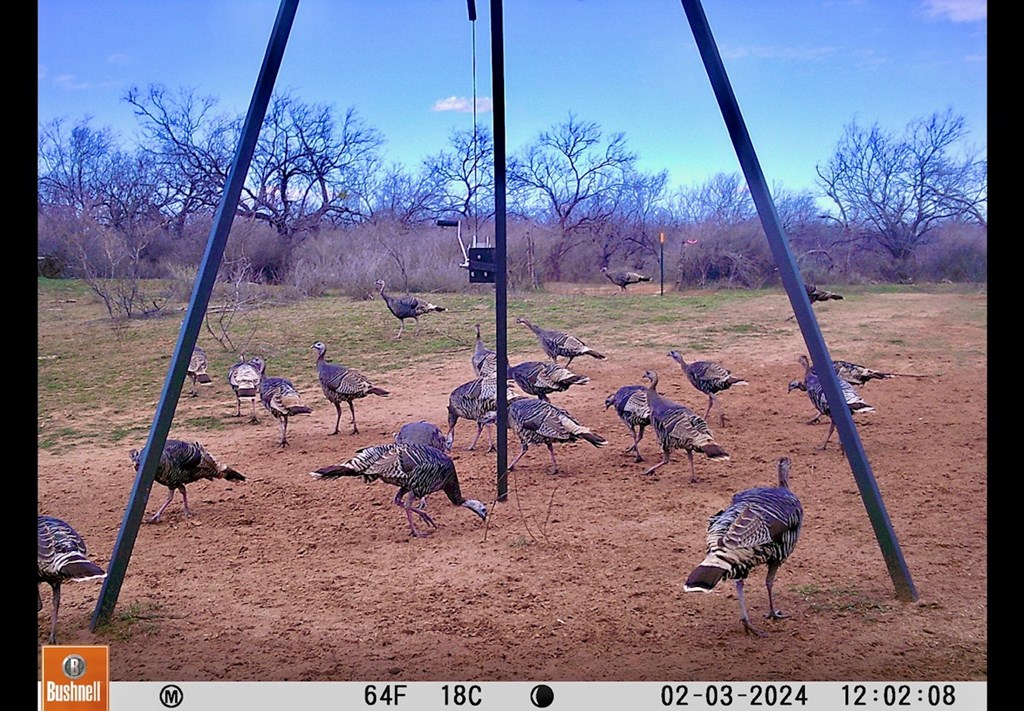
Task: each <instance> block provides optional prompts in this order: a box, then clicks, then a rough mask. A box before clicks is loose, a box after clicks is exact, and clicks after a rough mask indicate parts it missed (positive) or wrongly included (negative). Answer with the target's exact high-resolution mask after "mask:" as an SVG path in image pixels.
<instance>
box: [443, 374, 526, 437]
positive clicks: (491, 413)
mask: <svg viewBox="0 0 1024 711" xmlns="http://www.w3.org/2000/svg"><path fill="white" fill-rule="evenodd" d="M516 395H517V393H515V392H514V391H513V390H512V389H511V387H510V386H509V381H508V380H506V381H505V397H506V398H508V399H509V400H511V399H512V398H514V397H516ZM497 410H498V378H497V375H489V376H487V377H486V378H476V379H474V380H470V381H468V382H465V383H463V384H462V385H460V386H458V387H457V388H455V389H454V390H452V391H451V394H449V395H448V438H449V439H450V440H452V441H453V442H454V440H455V425H456V423H457V422H458V421H459V419H460V418H461V419H464V420H472V421H474V422H476V437H474V438H473V443H472V444H470V445H469V446H468V447H466V450H467V451H472V450H473V449H474V448H475V447H476V443H477V441H478V440H479V439H480V434H481V433H482V432H483V430H484V427H485V426H488V425H490V424H492V423H493V422H494V418H495V416H496V415H497ZM487 442H488V447H487V451H488V452H493V451H494V438H493V437H492V436H491V430H490V428H488V430H487Z"/></svg>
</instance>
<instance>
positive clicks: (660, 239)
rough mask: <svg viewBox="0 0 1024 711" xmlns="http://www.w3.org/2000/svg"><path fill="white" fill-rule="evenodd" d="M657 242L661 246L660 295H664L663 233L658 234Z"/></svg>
mask: <svg viewBox="0 0 1024 711" xmlns="http://www.w3.org/2000/svg"><path fill="white" fill-rule="evenodd" d="M658 242H659V243H660V245H661V295H662V296H664V295H665V233H664V232H659V233H658Z"/></svg>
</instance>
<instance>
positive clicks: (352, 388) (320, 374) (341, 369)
mask: <svg viewBox="0 0 1024 711" xmlns="http://www.w3.org/2000/svg"><path fill="white" fill-rule="evenodd" d="M310 348H312V349H313V350H315V351H316V352H317V357H316V374H317V378H319V380H320V387H321V388H322V389H323V391H324V397H326V398H327V399H328V400H329V401H330V402H331V403H332V404H333V405H334V409H335V410H337V412H338V417H337V419H336V420H335V421H334V431H333V432H331V434H332V435H336V434H338V431H339V430H338V427H339V426H340V425H341V403H343V402H347V403H348V409H349V411H350V412H351V413H352V434H359V427H358V426H357V425H356V406H355V401H356V400H358V399H360V398H364V397H366V396H367V395H377V396H379V397H388V396H389V395H391V393H390V392H389V391H387V390H385V389H384V388H378V387H377V386H376V385H374V384H373V383H372V382H370V379H369V378H367V377H366V376H365V375H363V374H362V373H360V372H359V371H357V370H353V369H352V368H347V367H345V366H344V365H340V364H338V363H331V362H330V361H328V360H327V359H326V358H325V357H324V355H325V354H326V353H327V346H325V345H324V344H323V343H321V342H320V341H317V342H316V343H314V344H313V345H312V346H310Z"/></svg>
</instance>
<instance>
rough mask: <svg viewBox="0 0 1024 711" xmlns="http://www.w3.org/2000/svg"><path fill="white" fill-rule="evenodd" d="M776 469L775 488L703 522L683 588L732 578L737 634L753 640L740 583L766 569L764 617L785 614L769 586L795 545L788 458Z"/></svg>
mask: <svg viewBox="0 0 1024 711" xmlns="http://www.w3.org/2000/svg"><path fill="white" fill-rule="evenodd" d="M778 468H779V483H778V486H771V487H758V488H754V489H747V490H746V491H741V492H739V493H738V494H736V495H734V496H733V497H732V503H730V504H729V506H728V508H726V509H723V510H722V511H719V512H718V513H716V514H715V515H714V516H711V517H710V518H709V519H708V530H707V550H706V553H707V555H706V557H705V558H704V560H702V561H701V563H700V565H698V566H697V567H696V568H694V569H693V572H691V573H690V575H689V577H688V578H687V579H686V583H685V584H684V586H683V590H684V591H686V592H695V591H698V592H710V591H711V590H712V589H713V588H714V587H715V585H717V584H718V583H719V582H720V581H722V580H735V581H736V597H737V598H739V602H740V621H741V622H742V623H743V630H744V632H746V633H747V634H753V635H756V636H761V634H762V633H761V632H759V631H758V630H756V629H755V628H754V627H753V625H751V624H750V617H749V616H748V614H747V603H746V600H745V599H744V596H743V583H744V581H745V580H746V579H747V576H748V575H749V574H750V571H751V570H753V569H754V568H755V567H757V566H759V565H767V566H768V574H767V577H766V578H765V587H766V588H767V589H768V610H769V611H768V614H766V615H765V618H766V619H771V620H777V619H781V618H784V617H786V616H787V615H785V614H783V613H782V611H781V610H779V609H778V608H776V607H775V599H774V597H773V596H772V586H773V585H774V583H775V576H776V574H777V573H778V572H779V566H781V565H782V564H783V563H784V562H785V561H786V559H787V558H789V556H790V555H791V554H792V553H793V549H794V548H795V547H796V542H797V539H798V538H799V536H800V527H801V526H802V525H803V518H804V510H803V507H802V506H801V505H800V499H799V498H797V496H796V494H794V493H793V492H792V491H790V488H789V469H790V461H789V458H788V457H783V458H781V459H779V463H778Z"/></svg>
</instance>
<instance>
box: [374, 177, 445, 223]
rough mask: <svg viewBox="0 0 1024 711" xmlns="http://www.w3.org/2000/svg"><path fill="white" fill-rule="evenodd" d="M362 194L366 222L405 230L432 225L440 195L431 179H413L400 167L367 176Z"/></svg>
mask: <svg viewBox="0 0 1024 711" xmlns="http://www.w3.org/2000/svg"><path fill="white" fill-rule="evenodd" d="M364 186H365V187H366V188H367V190H366V191H365V192H362V193H361V196H360V197H361V207H360V213H361V214H362V215H363V219H364V220H365V221H366V222H371V223H378V222H381V221H386V222H392V223H397V224H398V225H401V226H402V229H403V230H406V229H408V228H410V227H412V226H414V225H424V224H427V223H428V222H432V221H433V220H434V219H435V218H436V216H437V213H436V209H435V205H436V203H437V193H436V191H435V185H434V181H433V180H432V178H431V176H430V175H427V174H420V175H413V174H412V173H410V172H408V171H407V170H406V169H405V168H404V167H403V166H402V165H401V164H398V163H393V164H392V165H391V166H390V167H389V168H387V169H384V170H380V171H378V172H376V173H375V174H374V175H372V176H371V175H368V176H366V182H365V183H364Z"/></svg>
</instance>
